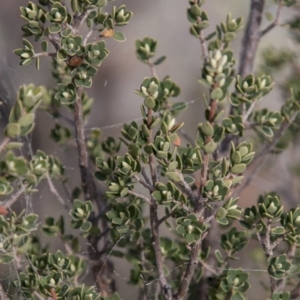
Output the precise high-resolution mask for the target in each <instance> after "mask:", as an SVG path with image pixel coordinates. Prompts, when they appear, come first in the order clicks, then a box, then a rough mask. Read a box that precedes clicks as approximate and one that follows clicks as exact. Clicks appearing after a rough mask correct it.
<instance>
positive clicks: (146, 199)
mask: <svg viewBox="0 0 300 300" xmlns="http://www.w3.org/2000/svg"><path fill="white" fill-rule="evenodd" d="M128 194H129V195H132V196H135V197H137V198H140V199H142V200H144V201H145V202H146V203H148V204H149V205H151V201H150V199H149V198H147V197H146V196H144V195H142V194H139V193H136V192H133V191H128Z"/></svg>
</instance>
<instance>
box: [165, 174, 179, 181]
mask: <svg viewBox="0 0 300 300" xmlns="http://www.w3.org/2000/svg"><path fill="white" fill-rule="evenodd" d="M166 176H167V178H168V179H169V180H172V181H181V178H180V175H179V174H177V173H175V172H166Z"/></svg>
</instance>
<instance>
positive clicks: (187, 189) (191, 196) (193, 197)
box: [175, 170, 197, 203]
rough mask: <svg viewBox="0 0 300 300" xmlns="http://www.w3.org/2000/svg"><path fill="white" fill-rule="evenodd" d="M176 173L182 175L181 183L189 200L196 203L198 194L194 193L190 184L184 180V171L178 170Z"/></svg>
mask: <svg viewBox="0 0 300 300" xmlns="http://www.w3.org/2000/svg"><path fill="white" fill-rule="evenodd" d="M175 173H176V174H177V175H178V176H179V177H180V184H181V185H182V187H183V190H184V192H185V193H186V194H187V195H188V196H189V200H190V201H191V202H192V203H196V200H197V196H196V195H195V194H194V193H193V191H192V189H191V188H190V186H189V185H188V184H187V182H186V181H185V180H184V178H183V176H182V173H181V172H179V171H178V170H176V171H175Z"/></svg>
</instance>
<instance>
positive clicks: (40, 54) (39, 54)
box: [34, 52, 56, 57]
mask: <svg viewBox="0 0 300 300" xmlns="http://www.w3.org/2000/svg"><path fill="white" fill-rule="evenodd" d="M41 56H51V57H56V52H39V53H34V57H41Z"/></svg>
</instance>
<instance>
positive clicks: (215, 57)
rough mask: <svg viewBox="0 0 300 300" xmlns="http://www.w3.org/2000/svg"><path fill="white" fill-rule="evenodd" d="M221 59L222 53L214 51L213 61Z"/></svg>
mask: <svg viewBox="0 0 300 300" xmlns="http://www.w3.org/2000/svg"><path fill="white" fill-rule="evenodd" d="M221 58H222V52H221V51H220V50H216V52H215V55H214V59H215V60H216V61H219V60H220V59H221Z"/></svg>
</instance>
